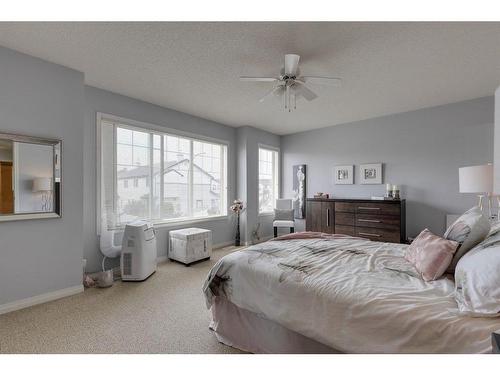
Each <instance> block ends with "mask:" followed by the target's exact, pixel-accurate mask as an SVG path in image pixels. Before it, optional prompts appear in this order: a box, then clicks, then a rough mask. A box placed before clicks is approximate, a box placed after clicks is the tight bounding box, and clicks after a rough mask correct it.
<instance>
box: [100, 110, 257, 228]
mask: <svg viewBox="0 0 500 375" xmlns="http://www.w3.org/2000/svg"><path fill="white" fill-rule="evenodd" d="M103 121H106V122H110V123H120V126H121V127H124V128H130V129H132V130H141V129H143V130H148V131H150V132H153V133H156V134H159V135H164V134H165V133H168V134H171V135H174V136H180V137H186V138H189V139H192V140H197V141H206V142H212V143H215V144H220V145H223V146H225V147H226V165H225V168H224V167H223V168H222V169H223V171H222V172H223V173H222V176H221V177H223V178H224V179H225V181H226V185H225V186H224V188H225V189H226V194H225V207H223V214H221V215H216V216H208V217H200V218H193V217H189V218H184V219H183V218H175V219H165V220H161V221H156V222H154V223H153V225H154V226H155V227H173V226H180V225H186V224H190V223H200V222H207V221H216V220H224V219H226V220H227V219H228V218H229V211H228V207H229V206H228V205H229V193H230V186H229V173H228V171H229V155H230V154H231V144H230V143H229V141H227V140H224V139H219V138H214V137H208V136H204V135H199V134H195V133H190V132H186V131H182V130H178V129H174V128H169V127H166V126H162V125H156V124H151V123H147V122H142V121H137V120H132V119H128V118H125V117H120V116H116V115H113V114H109V113H104V112H96V164H97V165H96V176H95V177H96V232H97V234H98V235H100V234H101V216H102V212H101V201H102V199H101V193H102V192H101V172H102V171H101V166H102V158H101V148H102V139H101V131H102V129H101V127H102V126H101V124H102V122H103ZM113 137H116V134H114V135H113ZM113 147H116V139H113ZM162 151H163V142H162ZM191 153H192V150H191ZM113 154H116V152H113ZM160 160H161V167H162V169H163V157H161V158H160ZM113 173H116V171H115V170H114V168H113ZM113 180H114V181H115V184H116V177H115V176H114V177H113ZM160 185H161V184H160ZM115 191H116V186H115ZM160 194H162V195H161V196H163V186H160ZM257 194H258V193H257ZM113 195H114V193H113ZM117 229H119V228H117Z"/></svg>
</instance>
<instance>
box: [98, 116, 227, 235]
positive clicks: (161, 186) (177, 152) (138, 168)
mask: <svg viewBox="0 0 500 375" xmlns="http://www.w3.org/2000/svg"><path fill="white" fill-rule="evenodd" d="M130 180H132V182H129V181H130ZM226 195H227V146H226V145H225V144H222V143H217V142H212V141H205V140H199V139H194V138H190V137H185V136H178V135H175V134H169V133H163V132H158V131H153V130H149V129H144V128H138V127H133V126H129V125H127V124H121V123H118V122H113V121H106V120H103V121H101V216H102V219H103V220H106V222H107V225H108V227H119V226H122V225H124V224H126V223H128V222H131V221H133V220H136V219H146V220H151V221H153V222H156V223H161V222H168V221H176V220H187V219H190V218H204V217H210V216H221V215H227V208H226V205H227V203H226V202H227V199H226V198H227V197H226Z"/></svg>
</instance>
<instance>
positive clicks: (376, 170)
mask: <svg viewBox="0 0 500 375" xmlns="http://www.w3.org/2000/svg"><path fill="white" fill-rule="evenodd" d="M359 181H360V183H361V184H365V185H368V184H381V183H382V163H371V164H361V165H360V166H359Z"/></svg>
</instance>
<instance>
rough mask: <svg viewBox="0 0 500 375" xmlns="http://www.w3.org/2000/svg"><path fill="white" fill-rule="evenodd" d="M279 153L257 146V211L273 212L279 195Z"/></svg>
mask: <svg viewBox="0 0 500 375" xmlns="http://www.w3.org/2000/svg"><path fill="white" fill-rule="evenodd" d="M278 165H279V153H278V151H276V150H273V149H270V148H266V147H263V146H262V147H259V213H269V212H273V210H274V206H275V202H276V199H277V198H278V195H279V172H278Z"/></svg>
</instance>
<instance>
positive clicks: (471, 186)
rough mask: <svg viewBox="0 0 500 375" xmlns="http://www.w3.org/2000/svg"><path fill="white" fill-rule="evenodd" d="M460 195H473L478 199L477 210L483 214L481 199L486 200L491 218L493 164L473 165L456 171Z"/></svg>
mask: <svg viewBox="0 0 500 375" xmlns="http://www.w3.org/2000/svg"><path fill="white" fill-rule="evenodd" d="M458 176H459V186H460V192H461V193H475V194H478V197H479V208H481V210H482V211H483V212H484V207H483V198H484V197H485V196H486V197H487V199H488V214H489V217H490V218H491V197H492V196H493V164H484V165H474V166H470V167H462V168H459V169H458Z"/></svg>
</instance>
